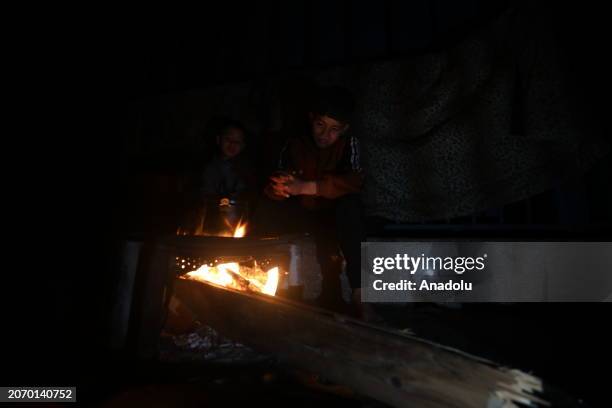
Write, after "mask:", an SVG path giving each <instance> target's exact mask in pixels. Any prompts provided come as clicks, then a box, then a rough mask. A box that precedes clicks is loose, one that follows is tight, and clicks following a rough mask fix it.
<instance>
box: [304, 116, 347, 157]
mask: <svg viewBox="0 0 612 408" xmlns="http://www.w3.org/2000/svg"><path fill="white" fill-rule="evenodd" d="M310 123H311V125H312V137H313V139H314V142H315V144H316V145H317V147H318V148H320V149H324V148H326V147H330V146H331V145H333V144H334V143H336V142H337V141H338V139H339V138H340V136H342V134H343V133H344V132H346V130H347V129H348V124H346V123H342V122H339V121H337V120H336V119H333V118H330V117H329V116H326V115H323V116H321V115H315V114H310Z"/></svg>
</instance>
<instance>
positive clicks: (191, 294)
mask: <svg viewBox="0 0 612 408" xmlns="http://www.w3.org/2000/svg"><path fill="white" fill-rule="evenodd" d="M174 290H175V294H176V295H177V296H178V297H179V298H180V299H181V300H182V301H184V302H185V303H186V304H187V305H188V306H189V307H190V308H192V310H193V311H194V312H195V313H196V315H197V316H198V317H199V318H200V319H201V321H202V322H203V323H206V324H208V325H210V326H211V327H213V328H214V329H216V330H218V331H219V332H220V333H221V334H222V335H224V336H227V337H228V338H231V339H233V340H236V341H240V342H242V343H244V344H247V345H250V346H252V347H253V348H254V349H256V350H260V351H264V352H269V353H271V354H274V355H276V356H278V358H279V359H280V360H281V361H283V362H286V363H288V364H291V365H294V366H296V367H300V368H302V369H306V370H310V371H312V372H314V373H319V374H321V375H323V376H325V377H326V378H328V379H330V380H332V381H334V382H336V383H339V384H345V385H348V386H350V387H352V388H353V389H354V390H355V391H357V392H358V393H360V394H362V395H366V396H368V397H371V398H374V399H377V400H379V401H382V402H385V403H387V404H389V405H392V406H395V407H426V408H427V407H489V408H491V407H514V406H518V405H516V404H517V403H522V404H525V405H530V406H548V405H550V404H549V403H548V402H546V401H544V400H542V399H541V397H537V396H536V395H534V394H533V393H534V392H540V391H542V382H541V381H540V380H539V379H538V378H535V377H533V376H531V375H529V374H526V373H523V372H521V371H518V370H510V369H507V368H503V367H498V366H496V365H495V364H493V363H492V362H489V361H487V360H483V359H479V358H477V357H474V356H471V355H467V354H465V353H462V352H460V351H458V350H455V349H451V348H449V347H444V346H441V345H438V344H435V343H432V342H428V341H425V340H423V339H419V338H417V337H413V336H408V335H403V334H401V333H399V332H395V331H391V330H387V329H383V328H380V327H377V326H373V325H369V324H366V323H364V322H361V321H359V320H355V319H351V318H348V317H344V316H339V315H334V314H332V313H330V312H327V311H325V310H322V309H318V308H313V307H309V306H306V305H302V304H299V303H295V302H291V301H289V300H286V299H282V298H276V297H272V296H265V295H257V294H250V293H246V292H238V291H234V290H229V289H225V288H222V287H219V286H216V285H213V284H206V283H202V282H197V281H192V280H184V279H177V280H176V282H175V288H174Z"/></svg>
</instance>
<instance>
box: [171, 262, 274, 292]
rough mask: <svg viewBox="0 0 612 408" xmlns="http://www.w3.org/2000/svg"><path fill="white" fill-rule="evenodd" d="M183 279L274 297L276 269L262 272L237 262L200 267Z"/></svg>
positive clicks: (256, 267) (259, 268)
mask: <svg viewBox="0 0 612 408" xmlns="http://www.w3.org/2000/svg"><path fill="white" fill-rule="evenodd" d="M183 278H184V279H192V280H198V281H202V282H210V283H214V284H217V285H219V286H223V287H226V288H231V289H236V290H242V291H252V292H259V293H263V294H266V295H271V296H274V295H275V294H276V288H277V286H278V279H279V273H278V267H276V266H275V267H273V268H271V269H268V271H264V270H263V269H261V267H260V266H259V265H258V264H257V262H253V266H252V267H249V266H246V265H242V264H240V263H238V262H227V263H221V264H216V265H215V264H210V265H202V266H200V267H199V268H198V269H196V270H194V271H191V272H188V273H187V274H185V275H183Z"/></svg>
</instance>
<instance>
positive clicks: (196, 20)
mask: <svg viewBox="0 0 612 408" xmlns="http://www.w3.org/2000/svg"><path fill="white" fill-rule="evenodd" d="M512 4H514V3H513V2H510V1H482V0H481V1H475V0H474V1H461V2H456V1H450V0H445V1H442V0H436V1H415V2H403V1H391V0H388V1H377V2H374V1H325V2H323V1H291V2H280V1H278V2H261V3H260V2H258V3H253V4H239V3H238V2H233V1H224V2H223V3H222V4H214V3H206V5H205V6H204V7H203V9H202V10H199V11H197V12H196V11H191V12H189V11H187V10H183V12H181V13H177V14H174V13H171V12H169V11H167V10H151V9H145V8H143V9H141V10H136V11H135V12H134V11H132V10H130V11H127V10H121V9H115V10H109V9H99V10H87V11H86V10H78V11H76V14H72V15H74V17H71V18H68V20H69V21H68V22H66V23H65V22H64V20H60V19H51V21H49V20H50V19H48V18H47V19H45V20H47V21H46V22H47V24H49V23H51V24H50V26H51V27H50V28H49V29H43V30H41V32H40V34H38V35H37V36H36V39H37V40H38V46H39V48H32V49H29V48H28V47H26V46H24V47H23V48H24V51H25V53H28V50H30V51H31V53H32V54H34V59H35V61H33V62H32V63H31V64H27V65H28V66H29V68H30V70H31V71H28V73H29V74H28V75H26V76H27V77H28V78H29V80H31V82H32V83H33V82H34V81H35V80H36V81H37V82H36V83H37V84H38V83H39V82H38V81H40V82H42V84H43V85H45V87H44V88H43V87H38V86H35V88H36V90H37V93H34V94H32V93H31V91H28V92H25V91H24V93H28V94H29V95H34V96H30V98H32V97H33V98H34V100H35V101H36V102H35V105H38V108H41V107H42V109H40V110H41V111H42V112H41V114H40V115H39V114H38V113H30V114H29V115H28V116H29V120H30V121H31V122H36V123H37V124H40V125H42V126H41V128H42V130H40V131H39V130H38V129H37V130H36V131H35V132H32V133H35V134H34V135H33V137H31V138H27V139H24V141H25V144H26V145H27V146H26V147H27V149H26V150H25V151H26V152H27V155H26V156H27V157H26V159H25V160H24V161H23V163H22V164H21V165H20V166H19V168H18V169H17V171H18V172H20V173H24V174H25V176H24V179H23V181H22V182H18V183H17V184H18V191H19V194H22V193H24V194H23V197H27V200H24V201H25V202H26V203H25V205H23V208H27V210H26V212H27V218H28V219H29V220H30V221H31V222H29V223H28V224H27V227H21V228H18V229H19V235H16V238H15V241H17V242H18V243H20V245H18V246H19V249H18V250H17V251H15V252H13V257H14V258H16V259H32V254H33V253H34V252H35V253H36V254H37V256H38V258H36V259H37V260H36V262H39V261H38V259H40V260H41V261H40V262H44V263H45V264H47V265H49V267H48V268H42V269H41V268H33V269H32V270H31V271H29V272H28V273H27V274H25V276H26V280H28V279H29V278H30V277H35V278H40V282H45V285H40V286H42V288H41V289H42V290H41V292H42V293H41V294H40V295H39V294H38V293H37V294H36V295H32V294H28V295H25V294H24V293H20V294H18V298H20V299H22V301H21V303H18V304H22V303H23V299H24V298H25V299H28V298H32V297H36V298H37V299H39V300H40V302H39V303H41V306H40V307H36V308H35V310H34V313H32V314H31V315H30V317H31V320H30V321H37V322H38V323H36V324H34V323H28V324H26V326H28V328H29V329H32V328H34V330H33V331H34V334H33V335H32V336H30V335H27V336H26V335H25V334H23V335H22V334H20V333H21V332H19V331H18V330H14V331H13V332H16V334H15V335H13V336H12V338H13V339H14V340H15V341H14V343H15V345H14V346H13V345H12V346H7V350H8V351H9V353H10V352H11V351H15V350H23V348H25V350H26V351H25V352H20V353H19V356H20V358H19V359H17V360H18V361H17V363H16V364H15V366H14V367H15V368H14V371H10V370H8V372H9V373H10V376H9V378H10V379H11V383H28V384H35V383H36V384H43V383H44V384H50V383H57V384H61V383H64V384H67V383H69V384H75V383H77V384H81V385H82V386H83V387H86V386H89V387H91V389H93V390H95V389H96V388H95V383H96V382H98V381H103V379H104V378H105V375H106V374H103V373H107V372H109V371H110V372H111V373H112V371H113V370H121V366H113V367H109V366H108V361H114V360H109V359H108V356H109V351H108V350H107V348H106V336H107V335H108V330H109V328H108V325H107V321H106V320H105V319H106V318H107V313H108V310H109V309H108V307H109V302H110V300H109V298H108V295H109V292H108V288H109V285H111V284H112V279H113V278H112V273H111V272H112V270H113V265H114V262H116V258H115V255H116V249H117V243H118V242H119V241H121V240H122V239H124V238H125V233H126V229H125V225H126V222H127V221H128V220H127V218H129V217H130V214H129V213H126V210H125V207H124V205H125V204H124V203H125V197H126V194H127V193H128V192H129V189H130V187H131V186H130V185H126V182H125V180H126V174H128V173H129V172H130V171H133V170H134V168H133V167H131V168H127V167H126V163H128V162H129V159H130V158H129V157H127V156H126V153H125V151H124V148H123V139H122V137H123V135H122V132H121V131H120V129H122V128H123V127H124V126H125V124H126V123H128V122H129V121H130V106H132V104H133V103H134V102H135V101H142V100H143V99H147V98H155V97H158V96H160V95H169V94H172V93H177V92H183V91H188V90H194V89H203V88H206V87H208V86H212V85H218V84H224V83H232V82H237V81H242V80H248V79H253V78H259V77H265V76H266V75H273V74H275V73H278V72H285V71H289V70H294V69H302V68H317V67H328V66H335V65H339V64H350V63H355V62H360V61H369V60H384V59H389V58H399V57H402V56H409V55H421V54H425V53H428V52H433V51H436V50H441V49H444V48H445V47H450V46H452V45H453V44H455V43H456V42H458V41H460V40H461V39H462V38H463V37H464V36H465V35H467V34H469V33H470V32H471V31H472V30H475V29H477V28H478V27H479V26H480V25H482V24H486V23H487V22H488V21H490V20H491V19H492V18H494V17H495V16H496V15H498V13H500V12H501V11H502V10H504V8H505V7H507V6H508V5H512ZM541 7H544V8H546V10H548V11H549V12H550V13H551V14H552V15H553V16H554V21H555V23H556V35H557V36H558V39H559V44H561V46H562V52H563V53H564V55H566V56H567V60H568V61H569V62H570V67H571V72H569V74H570V77H571V78H572V80H573V81H575V84H577V85H578V86H577V89H578V90H579V91H578V92H577V95H576V98H579V100H581V101H582V102H583V103H584V104H585V105H586V106H588V107H589V109H590V110H591V111H592V112H593V113H594V116H595V117H597V118H600V120H601V124H602V125H603V126H604V127H605V128H606V129H609V124H608V120H607V119H608V118H609V114H610V113H609V103H608V98H609V92H608V91H609V89H610V87H609V83H610V79H609V74H608V72H610V63H609V62H608V58H607V50H608V49H609V47H608V43H607V39H608V37H609V22H608V21H607V20H608V19H607V16H606V14H605V12H604V10H603V6H599V5H596V4H594V3H573V4H565V3H561V4H559V3H554V4H553V3H550V4H548V3H542V5H541ZM71 12H75V10H71ZM34 25H36V24H34ZM41 27H43V26H41ZM41 27H38V28H41ZM44 27H46V26H44ZM50 33H53V35H52V36H51V35H49V34H50ZM40 45H42V47H40ZM30 72H31V73H30ZM27 81H28V80H26V82H27ZM36 95H40V97H36ZM37 112H38V110H37ZM26 123H27V122H26ZM51 124H53V126H51ZM608 157H609V156H608ZM139 160H141V161H139V162H138V163H139V164H138V166H136V171H139V172H144V173H145V174H152V175H155V174H159V173H160V171H161V172H163V171H168V169H169V171H172V170H173V164H172V163H175V162H174V161H172V160H171V158H168V157H166V158H164V157H161V158H160V157H159V156H155V155H151V156H150V157H144V158H142V157H141V158H139ZM160 169H161V170H160ZM22 170H23V171H22ZM9 175H11V173H9ZM610 175H611V172H610V160H604V161H602V162H601V163H599V164H598V165H597V166H596V167H595V168H593V169H592V170H591V172H590V173H589V174H587V176H586V177H585V178H584V179H582V180H580V181H578V182H577V183H576V184H575V186H574V187H572V188H570V189H567V190H565V191H564V192H563V194H560V193H559V192H555V191H547V192H544V193H542V194H540V195H538V196H534V197H531V198H529V199H528V200H524V201H521V202H517V203H509V204H508V205H507V206H505V207H504V208H503V209H501V210H500V209H497V210H496V211H494V212H492V213H491V214H473V215H471V216H468V217H464V218H462V219H457V220H446V221H444V222H440V223H431V224H430V225H418V226H415V225H397V224H394V223H392V222H391V221H389V220H369V226H370V233H371V234H374V235H379V236H381V235H382V236H396V237H397V236H406V235H407V234H410V236H413V237H414V236H415V235H417V236H422V237H431V236H444V237H479V238H517V239H569V240H601V239H609V227H610V220H611V219H612V210H610V208H612V207H610V205H609V203H610V186H609V184H610V183H609V180H610ZM500 211H501V214H503V217H502V218H500ZM19 226H21V224H20V225H19ZM32 237H36V239H34V240H33V239H32ZM33 241H34V242H35V243H36V245H34V246H32V245H31V244H30V245H25V243H31V242H33ZM32 248H36V250H35V251H32ZM21 269H23V268H21ZM47 269H48V270H47ZM49 274H51V275H52V277H51V278H50V279H49ZM47 282H48V283H49V284H48V285H47V284H46V283H47ZM9 291H10V289H9ZM27 293H29V292H27ZM26 303H28V302H27V301H26ZM14 304H15V303H13V305H14ZM482 306H483V307H479V306H478V305H472V306H470V307H469V308H468V309H469V310H468V312H469V319H468V320H469V323H468V322H466V321H465V319H466V318H465V315H466V314H465V313H464V314H462V313H460V312H444V313H442V314H441V315H440V313H439V312H437V311H436V312H433V315H432V316H433V317H432V319H439V320H438V321H440V322H444V323H442V325H447V326H449V327H450V326H453V325H456V327H457V330H461V331H463V328H464V327H469V329H466V330H464V331H465V332H468V331H469V332H470V333H472V334H471V335H470V336H469V338H470V340H469V341H468V342H467V343H466V344H463V345H464V346H465V348H466V349H469V350H470V351H472V352H474V353H476V354H478V353H479V351H483V353H485V352H486V350H489V351H490V350H499V349H503V350H508V352H507V353H492V355H493V356H494V357H496V358H498V359H499V361H503V362H507V363H508V364H511V365H513V366H517V367H519V368H522V369H525V370H528V371H530V370H533V371H534V372H535V374H537V375H540V376H542V377H544V378H550V379H551V381H552V382H553V383H554V384H557V385H558V386H559V387H560V388H562V389H564V390H567V391H568V392H569V393H571V394H573V395H575V396H578V397H583V398H585V399H586V400H587V401H591V403H592V404H593V405H594V406H605V404H603V405H598V404H599V403H598V402H597V401H600V400H601V399H602V398H605V397H606V392H607V389H606V387H607V386H608V381H609V376H607V375H606V374H605V369H606V364H605V363H606V361H607V360H609V356H610V350H609V348H610V346H609V345H610V344H612V341H611V340H612V338H611V337H610V334H608V332H607V330H606V327H607V326H608V325H609V316H610V313H609V312H610V311H611V310H610V307H608V305H607V304H541V305H519V306H516V307H513V308H512V309H511V310H510V311H508V309H504V308H500V307H498V306H489V305H482ZM41 316H42V317H43V319H41ZM37 318H38V320H35V319H37ZM41 320H42V321H41ZM492 322H493V323H492ZM495 322H497V323H495ZM506 323H507V324H506ZM492 324H493V325H495V324H497V325H498V327H499V330H493V331H491V330H487V329H488V328H490V327H491V325H492ZM494 332H495V333H494ZM23 333H26V332H23ZM28 333H29V331H28ZM432 336H433V337H435V336H434V335H432ZM440 340H441V341H442V340H444V339H440ZM26 344H27V347H24V345H26ZM30 344H32V345H30ZM15 347H19V348H15ZM84 363H87V364H84ZM600 370H603V372H604V374H596V372H600ZM111 375H112V374H111ZM32 380H35V381H32Z"/></svg>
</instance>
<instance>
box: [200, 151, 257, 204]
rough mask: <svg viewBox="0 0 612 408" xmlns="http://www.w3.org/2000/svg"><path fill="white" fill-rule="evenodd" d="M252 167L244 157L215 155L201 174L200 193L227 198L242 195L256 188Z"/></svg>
mask: <svg viewBox="0 0 612 408" xmlns="http://www.w3.org/2000/svg"><path fill="white" fill-rule="evenodd" d="M255 181H256V180H255V176H254V174H253V169H252V168H251V166H249V163H248V162H247V161H246V159H245V158H244V157H241V156H238V157H237V158H235V159H231V160H225V159H223V158H222V157H220V156H215V157H214V158H213V159H212V160H211V161H210V163H208V165H207V166H206V169H205V170H204V173H203V174H202V181H201V184H200V185H201V188H200V192H201V194H203V195H205V196H208V195H217V196H222V197H228V198H239V197H243V196H244V195H246V194H248V193H252V192H254V191H255V190H256V186H255V184H256V183H255Z"/></svg>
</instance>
